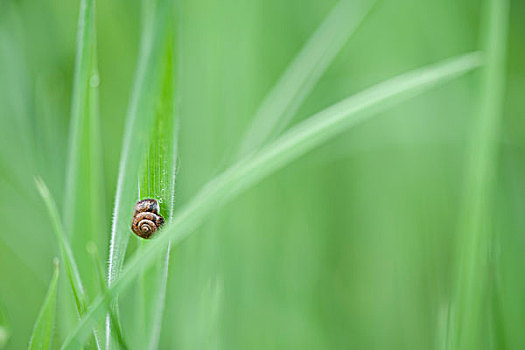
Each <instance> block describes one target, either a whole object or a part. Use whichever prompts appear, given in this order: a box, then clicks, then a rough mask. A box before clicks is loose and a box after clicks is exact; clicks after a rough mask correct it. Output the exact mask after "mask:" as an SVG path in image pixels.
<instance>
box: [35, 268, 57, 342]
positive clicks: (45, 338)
mask: <svg viewBox="0 0 525 350" xmlns="http://www.w3.org/2000/svg"><path fill="white" fill-rule="evenodd" d="M53 265H54V272H53V277H52V279H51V282H50V283H49V289H48V290H47V294H46V298H45V299H44V303H43V304H42V308H41V309H40V312H39V313H38V318H37V319H36V322H35V327H34V329H33V334H32V335H31V339H30V341H29V349H31V350H33V349H51V339H52V338H53V327H54V324H55V318H56V316H55V315H56V304H57V286H58V275H59V268H58V259H55V260H54V262H53Z"/></svg>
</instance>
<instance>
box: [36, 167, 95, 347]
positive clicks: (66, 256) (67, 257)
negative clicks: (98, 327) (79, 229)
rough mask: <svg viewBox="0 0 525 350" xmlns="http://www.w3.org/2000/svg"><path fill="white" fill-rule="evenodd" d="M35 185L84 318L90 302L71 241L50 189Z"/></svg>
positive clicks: (42, 184)
mask: <svg viewBox="0 0 525 350" xmlns="http://www.w3.org/2000/svg"><path fill="white" fill-rule="evenodd" d="M35 183H36V187H37V189H38V191H39V193H40V195H41V197H42V199H43V200H44V203H45V205H46V208H47V211H48V214H49V218H50V219H51V224H52V225H53V231H54V232H55V237H56V240H57V242H58V246H59V249H60V255H61V257H62V261H63V264H64V268H65V270H66V273H67V277H68V280H69V284H70V286H71V291H72V292H73V297H74V298H75V306H76V308H77V312H78V315H79V316H80V317H82V316H83V315H84V314H85V312H86V307H87V303H88V302H87V297H86V293H85V290H84V285H83V283H82V280H81V278H80V273H79V272H78V267H77V263H76V261H75V259H74V256H73V251H72V250H71V246H70V245H69V240H68V239H67V237H66V234H65V232H64V229H63V226H62V223H61V222H60V217H59V214H58V209H57V206H56V203H55V201H54V200H53V197H52V196H51V193H50V192H49V189H48V188H47V186H46V184H45V183H44V181H43V180H42V179H41V178H39V177H36V178H35ZM93 336H94V340H95V345H96V346H97V348H100V346H99V342H98V337H97V335H96V332H95V331H93Z"/></svg>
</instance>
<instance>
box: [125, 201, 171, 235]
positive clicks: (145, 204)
mask: <svg viewBox="0 0 525 350" xmlns="http://www.w3.org/2000/svg"><path fill="white" fill-rule="evenodd" d="M162 224H164V218H163V217H162V215H160V214H159V204H158V203H157V201H156V200H155V199H143V200H141V201H138V202H137V204H135V211H134V212H133V220H132V221H131V230H132V231H133V232H134V233H135V234H136V235H137V236H139V237H142V238H145V239H148V238H150V237H151V235H153V234H154V233H155V232H156V231H157V230H158V229H159V227H161V226H162Z"/></svg>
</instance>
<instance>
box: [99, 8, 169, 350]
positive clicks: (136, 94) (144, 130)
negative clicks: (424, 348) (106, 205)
mask: <svg viewBox="0 0 525 350" xmlns="http://www.w3.org/2000/svg"><path fill="white" fill-rule="evenodd" d="M152 4H154V5H152V6H153V8H154V10H153V18H152V20H151V21H148V22H147V24H146V26H145V29H144V31H143V35H142V38H141V47H140V52H139V63H138V68H137V74H136V77H135V82H134V89H133V93H132V96H131V102H130V107H129V110H128V115H127V119H126V129H125V131H124V140H123V145H122V155H121V158H120V165H119V175H118V180H117V192H116V196H115V207H114V211H113V225H112V229H111V242H110V247H109V267H108V269H109V271H108V286H109V287H111V286H112V284H113V281H115V280H116V279H117V278H118V276H119V274H120V270H121V267H122V264H123V262H124V257H125V254H126V248H127V245H128V241H129V237H130V229H129V226H130V223H131V217H132V211H133V210H132V208H133V206H134V204H135V202H136V199H137V195H138V193H137V179H138V178H139V171H140V165H141V162H140V161H137V159H143V156H144V149H145V146H146V140H147V139H148V137H149V133H150V127H151V122H152V119H153V118H152V117H153V116H152V114H153V113H152V112H151V111H153V110H154V101H155V97H156V96H157V94H158V91H159V89H160V85H161V84H160V81H161V80H160V79H161V77H160V75H161V68H160V66H161V64H160V63H161V59H162V51H163V50H162V48H163V45H164V42H165V35H166V33H167V30H166V28H167V17H168V16H169V15H170V11H169V6H170V4H171V2H170V1H167V0H156V1H153V2H152ZM114 307H115V309H116V308H117V306H116V303H115V305H114ZM117 313H118V311H117ZM110 324H111V322H110V318H109V317H108V318H107V320H106V345H107V347H109V345H110V339H111V330H110Z"/></svg>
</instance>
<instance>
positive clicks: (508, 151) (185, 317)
mask: <svg viewBox="0 0 525 350" xmlns="http://www.w3.org/2000/svg"><path fill="white" fill-rule="evenodd" d="M335 3H336V2H335V1H333V0H286V1H283V0H249V1H240V0H236V1H233V0H221V1H218V0H215V1H213V0H180V1H178V2H177V12H178V14H179V23H178V28H179V33H178V39H179V52H177V55H178V59H179V64H180V76H179V82H178V88H179V91H180V106H179V112H180V120H181V124H180V170H179V175H178V179H177V188H176V203H179V204H180V203H185V202H187V201H188V200H189V199H190V198H191V197H192V196H193V195H194V194H195V193H196V191H197V190H198V189H199V188H200V187H201V186H202V185H203V184H204V183H206V182H207V180H209V179H211V178H212V177H213V176H214V175H216V174H217V173H218V172H219V171H220V170H222V169H223V168H224V166H225V165H226V164H227V163H226V160H228V159H231V157H232V154H234V153H235V151H236V150H237V147H238V145H239V143H240V140H241V137H242V135H243V132H244V130H245V129H246V128H247V127H248V125H249V123H250V121H251V118H252V116H253V115H254V113H255V111H256V109H257V106H258V105H259V104H260V102H261V101H262V99H263V98H264V96H265V94H266V93H267V92H268V91H269V89H271V87H272V86H273V84H274V83H275V82H276V80H277V79H278V78H279V77H280V75H281V74H282V73H283V71H284V69H285V68H286V66H287V65H288V64H289V63H290V61H291V60H292V59H293V57H294V56H295V55H296V54H297V52H298V51H299V50H300V48H301V47H302V45H303V44H304V43H305V42H306V40H307V39H308V38H309V37H310V35H311V34H312V33H313V31H314V30H315V29H316V28H317V27H318V25H319V24H320V23H321V22H322V20H323V19H324V18H325V16H326V15H327V14H328V13H329V11H330V10H331V9H332V8H333V6H334V4H335ZM482 6H483V3H482V1H479V0H462V1H457V0H440V1H438V0H425V1H421V0H395V1H394V0H384V1H378V3H377V5H376V6H375V7H374V9H373V10H372V11H371V13H370V14H369V15H368V17H367V18H366V19H365V20H364V22H363V23H362V25H361V26H360V27H359V29H358V30H357V32H356V33H355V35H354V36H353V37H352V38H351V39H350V40H349V41H348V43H347V44H346V45H345V47H344V48H343V50H342V51H341V52H340V54H339V55H338V56H337V58H336V59H335V60H334V62H333V64H332V65H331V66H330V68H329V70H328V71H327V72H326V74H325V75H324V76H323V78H322V79H321V80H320V82H319V84H318V85H317V86H316V88H315V89H314V91H313V92H312V94H311V95H310V96H309V98H308V99H307V100H306V102H305V103H304V105H303V106H302V107H301V108H300V110H299V112H298V113H297V115H296V116H295V117H294V123H295V122H298V121H300V120H302V119H304V118H306V117H308V116H310V115H312V114H313V113H315V112H317V111H319V110H321V109H323V108H325V107H327V106H329V105H331V104H333V103H335V102H337V101H339V100H341V99H343V98H345V97H347V96H349V95H351V94H352V93H355V92H358V91H360V90H362V89H363V88H366V87H368V86H370V85H373V84H375V83H377V82H380V81H382V80H384V79H386V78H389V77H392V76H394V75H396V74H399V73H402V72H405V71H407V70H410V69H413V68H417V67H419V66H423V65H425V64H429V63H433V62H437V61H440V60H442V59H445V58H447V57H450V56H455V55H458V54H461V53H464V52H468V51H472V50H476V49H478V48H479V47H480V45H479V44H480V26H481V18H482V17H481V13H482ZM96 7H97V19H96V26H97V40H98V57H99V71H100V113H101V125H102V136H103V143H102V146H103V161H104V179H105V183H106V197H105V201H104V203H101V205H102V206H105V207H106V208H107V216H106V218H104V219H103V220H102V222H101V223H100V225H101V230H100V232H99V233H98V234H99V238H98V240H97V242H96V243H97V246H98V249H99V250H100V251H101V254H102V256H103V257H106V256H107V246H108V239H109V227H110V221H109V220H110V218H111V215H110V213H111V208H113V199H114V193H115V186H116V177H117V170H118V162H119V156H120V147H121V144H122V134H123V126H124V118H125V114H126V110H127V106H128V101H129V96H130V91H131V84H132V80H133V76H134V74H135V67H136V59H137V50H138V41H139V35H140V30H141V27H140V26H141V24H140V23H141V3H140V1H138V0H133V1H130V0H114V1H98V2H97V4H96ZM524 17H525V2H523V1H521V0H514V1H511V17H510V27H509V36H508V45H509V47H508V59H507V77H506V89H507V91H506V98H505V117H504V126H503V134H502V136H501V140H502V143H501V147H500V154H499V167H498V178H497V184H498V186H497V193H496V196H495V205H494V208H495V209H494V213H493V214H494V216H495V217H496V224H495V227H496V230H495V232H497V235H495V237H494V240H493V249H492V250H491V251H492V252H493V256H492V257H491V269H490V270H491V271H492V274H491V278H490V280H491V281H492V283H491V284H490V288H489V291H490V298H488V300H487V302H486V304H484V306H485V307H486V308H485V310H484V312H485V314H484V322H486V325H487V333H486V342H485V345H486V347H487V348H498V347H499V346H500V345H501V344H504V345H505V347H506V348H509V349H524V348H525V333H524V332H523V329H524V327H525V274H524V273H523V267H524V263H525V253H524V252H525V231H524V228H525V221H524V218H525V215H524V212H525V181H523V179H524V175H525V162H524V160H525V158H524V150H525V148H524V147H525V141H524V140H525V120H524V119H523V116H524V112H523V111H524V110H525V101H524V99H523V93H524V91H525V69H524V65H523V62H525V21H523V18H524ZM77 20H78V1H55V0H41V1H29V0H18V1H10V0H3V1H0V218H1V222H2V225H1V227H2V229H1V232H0V312H1V315H0V323H2V324H0V327H3V329H7V330H8V331H9V332H10V334H11V337H10V340H9V343H8V345H7V348H9V349H20V348H24V347H26V345H27V343H28V340H29V336H30V334H31V329H32V327H33V323H34V320H35V319H36V316H37V313H38V310H39V308H40V306H41V303H42V301H43V299H44V295H45V292H46V289H47V285H48V282H49V280H50V278H51V274H52V258H53V257H54V256H57V255H58V251H57V244H56V241H55V238H54V235H53V232H52V229H51V225H50V222H49V220H48V217H47V214H46V212H45V209H44V205H43V202H42V201H41V199H40V198H39V196H38V195H37V191H36V189H35V187H34V185H33V176H34V175H36V174H39V175H41V176H42V177H43V178H44V179H45V181H46V182H47V183H48V185H49V187H50V189H51V191H52V193H53V195H54V196H55V198H56V199H57V201H58V204H59V205H61V204H62V202H63V198H64V177H65V159H66V151H67V150H66V147H67V138H68V136H67V135H68V130H69V115H70V104H71V103H70V101H71V88H72V80H73V77H72V74H73V67H74V57H75V40H76V28H77ZM478 86H479V73H474V74H469V75H467V76H465V77H462V78H460V79H457V80H454V81H453V82H451V83H448V84H446V85H443V86H440V87H438V88H436V89H433V90H431V91H430V92H427V93H425V94H424V95H422V96H419V97H417V98H415V99H412V100H410V101H408V102H405V103H403V104H402V105H399V106H397V107H395V108H393V109H391V110H389V111H388V112H387V113H382V115H380V116H378V117H377V118H374V119H372V120H370V121H368V122H366V123H365V124H363V125H360V126H358V127H356V128H354V129H352V130H350V131H349V132H345V133H344V134H342V135H341V136H338V137H337V138H336V139H333V140H332V141H330V142H328V143H327V144H325V145H323V146H322V147H320V148H318V149H317V150H315V151H314V152H311V153H309V154H308V155H307V156H304V157H302V158H300V159H299V160H298V161H295V162H294V163H293V164H292V165H291V166H288V167H286V168H285V169H283V170H281V171H279V172H278V173H276V174H274V175H272V176H271V177H270V178H268V179H266V180H264V181H263V182H262V183H260V184H258V185H257V186H256V187H255V188H252V189H251V190H249V191H248V192H246V193H245V194H243V195H242V196H241V197H240V198H238V199H237V200H235V201H234V202H233V203H231V204H229V205H227V206H226V207H225V208H223V209H222V210H220V211H219V212H217V213H216V214H214V216H213V217H212V218H211V220H208V221H207V222H206V224H205V225H204V226H202V227H201V228H200V229H199V233H198V234H197V235H194V236H192V238H191V239H189V240H187V241H186V242H184V243H183V244H182V245H181V246H179V247H177V248H176V249H174V250H173V251H172V258H171V259H172V260H171V263H170V278H169V285H168V292H167V299H166V308H165V315H164V326H163V331H162V334H161V348H180V349H195V348H206V349H207V348H212V349H214V348H221V349H275V348H282V349H289V348H304V349H334V348H338V349H350V348H352V349H443V348H444V345H445V344H444V339H445V334H446V332H447V329H446V321H447V317H448V313H449V302H450V297H451V295H452V294H453V291H454V286H455V281H454V278H455V274H454V272H455V266H456V265H455V264H456V263H457V254H456V253H457V251H458V244H456V243H457V238H456V237H457V223H458V216H459V211H460V202H461V195H462V182H463V174H464V159H465V149H466V144H467V136H468V132H469V128H470V125H471V123H472V120H473V119H474V118H476V116H477V113H478V112H479V110H478V108H477V107H478V106H479V104H480V101H479V98H478V93H479V88H478ZM134 248H135V245H133V244H132V245H131V246H130V249H131V250H133V249H134ZM91 296H92V295H91ZM121 302H122V305H121V312H122V316H123V320H124V327H125V328H124V332H125V334H127V335H128V336H129V337H130V339H131V340H133V332H132V330H133V325H134V320H133V310H134V296H133V291H130V292H127V293H126V294H125V295H124V296H123V297H122V300H121ZM58 305H59V308H61V309H63V310H64V309H67V308H71V307H72V306H71V305H72V300H70V298H69V296H68V295H63V296H62V297H60V296H59V303H58ZM59 314H60V313H59ZM63 314H66V312H63ZM65 319H67V316H64V317H63V318H62V319H61V318H60V317H59V320H58V325H57V329H58V330H59V332H58V335H57V339H58V344H59V343H60V341H59V340H60V339H63V338H64V337H65V335H66V332H67V331H68V330H70V329H71V327H72V325H68V324H64V320H65ZM130 343H131V344H132V343H133V341H130ZM495 344H500V345H495ZM0 346H1V342H0Z"/></svg>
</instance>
